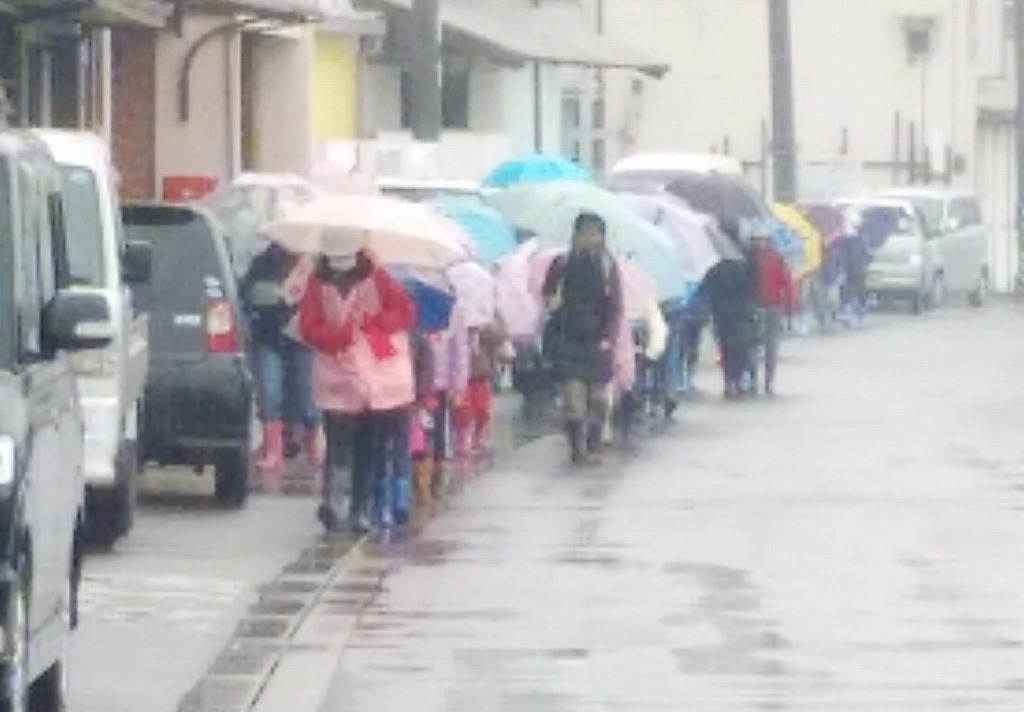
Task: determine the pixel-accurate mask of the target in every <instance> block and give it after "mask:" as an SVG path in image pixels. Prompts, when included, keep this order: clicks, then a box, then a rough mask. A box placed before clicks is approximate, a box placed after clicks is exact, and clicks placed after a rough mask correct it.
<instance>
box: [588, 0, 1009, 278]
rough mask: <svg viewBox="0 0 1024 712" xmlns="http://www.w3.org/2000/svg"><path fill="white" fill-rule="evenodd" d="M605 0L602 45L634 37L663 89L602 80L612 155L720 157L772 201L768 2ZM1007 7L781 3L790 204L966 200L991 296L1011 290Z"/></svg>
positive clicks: (992, 0) (929, 2) (961, 0)
mask: <svg viewBox="0 0 1024 712" xmlns="http://www.w3.org/2000/svg"><path fill="white" fill-rule="evenodd" d="M595 1H596V0H595ZM602 4H603V10H604V13H605V19H604V24H605V26H606V28H607V31H608V32H609V33H610V34H611V35H612V36H613V37H615V38H617V39H619V40H622V41H631V40H632V41H639V40H640V39H641V38H642V39H643V42H644V44H643V46H644V48H645V49H646V50H647V51H649V52H652V53H657V54H658V55H659V56H662V57H664V58H665V59H666V60H667V61H669V62H670V63H671V64H672V67H673V71H672V72H671V73H670V74H669V75H668V76H667V77H666V78H665V80H663V81H660V82H649V81H644V80H637V79H635V78H634V79H631V80H629V81H621V80H616V79H612V80H610V81H609V84H608V131H609V135H610V136H612V137H614V138H613V140H612V141H610V143H609V151H611V152H612V153H613V154H614V156H615V157H621V156H623V155H627V154H630V153H634V152H638V151H688V152H689V151H692V152H700V153H706V152H708V151H712V152H721V153H728V154H731V155H734V156H736V157H737V158H739V159H740V160H741V161H743V163H744V164H745V165H746V166H747V170H748V175H749V177H750V178H751V180H752V181H753V182H754V183H755V184H756V185H758V186H759V187H761V188H762V189H763V190H764V191H765V192H766V193H767V194H770V193H771V180H770V176H771V170H770V166H769V165H768V156H769V154H770V141H771V128H770V123H769V122H770V117H771V102H770V88H769V87H770V77H769V48H768V17H767V6H768V4H767V2H764V1H761V0H758V1H755V2H752V1H751V0H686V2H679V1H678V0H603V3H602ZM1012 6H1013V4H1012V3H1007V2H1006V1H1005V0H827V1H823V0H790V13H791V25H792V37H793V43H792V50H793V75H794V86H795V109H796V131H797V144H798V146H797V148H798V152H799V163H800V167H801V176H800V179H801V191H802V192H803V194H804V195H805V196H807V197H823V196H827V195H828V194H829V193H830V192H840V191H846V190H849V189H850V188H851V187H852V186H853V187H857V188H859V189H862V190H864V189H871V188H879V187H883V186H888V185H894V184H895V185H902V184H907V183H926V182H937V183H948V184H950V185H955V186H960V187H964V188H969V189H977V190H978V192H979V193H980V195H981V197H982V199H983V200H984V202H985V205H986V208H987V210H986V218H987V221H988V223H989V224H990V225H991V227H992V244H991V250H990V261H991V264H992V268H993V278H994V282H995V285H996V286H997V287H998V288H1001V289H1007V288H1009V286H1010V285H1011V284H1012V282H1013V279H1014V276H1015V273H1016V262H1017V256H1016V244H1015V240H1014V239H1013V225H1014V210H1013V207H1012V205H1013V203H1012V201H1010V202H1008V200H1007V197H1008V196H1010V195H1012V192H1013V189H1014V187H1013V185H1012V183H1008V180H1012V179H1011V177H1010V176H1011V175H1012V172H1013V171H1012V170H1011V171H1008V168H1009V166H1008V164H1007V161H1009V160H1012V159H1011V156H1012V153H1013V144H1012V137H1011V134H1010V133H1009V130H1008V126H1007V124H1006V113H1005V110H1006V108H1007V107H1006V103H1007V93H1006V91H1005V86H1006V82H1005V79H1006V77H1007V73H1008V71H1010V67H1011V65H1012V47H1010V48H1009V50H1008V41H1009V40H1008V37H1009V35H1008V29H1009V28H1010V27H1011V26H1012V23H1010V22H1009V19H1010V18H1009V15H1008V12H1009V11H1010V10H1011V9H1012ZM1013 100H1014V99H1013V97H1012V94H1010V101H1011V102H1012V101H1013ZM1011 106H1012V104H1011ZM1008 141H1010V143H1008Z"/></svg>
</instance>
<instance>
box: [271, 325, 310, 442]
mask: <svg viewBox="0 0 1024 712" xmlns="http://www.w3.org/2000/svg"><path fill="white" fill-rule="evenodd" d="M282 341H283V343H282V345H281V346H280V347H279V348H274V347H272V346H266V345H262V344H260V345H257V347H256V353H255V360H256V374H257V378H258V380H259V384H258V385H259V391H258V394H259V407H260V419H261V420H262V421H263V422H269V421H273V420H287V421H288V422H289V423H293V424H296V425H302V426H304V427H306V428H315V427H316V426H318V425H319V424H320V413H319V412H318V411H317V408H316V404H315V403H314V401H313V384H312V379H313V352H312V351H310V350H309V349H308V348H307V347H305V346H303V345H302V344H299V343H296V342H294V341H291V340H289V339H283V340H282Z"/></svg>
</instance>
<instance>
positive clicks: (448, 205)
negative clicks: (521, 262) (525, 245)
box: [433, 198, 519, 264]
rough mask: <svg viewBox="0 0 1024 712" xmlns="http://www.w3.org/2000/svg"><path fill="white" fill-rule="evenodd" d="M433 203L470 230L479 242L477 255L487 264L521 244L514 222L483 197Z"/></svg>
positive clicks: (452, 199)
mask: <svg viewBox="0 0 1024 712" xmlns="http://www.w3.org/2000/svg"><path fill="white" fill-rule="evenodd" d="M433 206H434V207H435V208H437V209H438V210H439V211H441V212H442V213H444V214H445V215H447V216H448V217H449V218H450V219H452V220H454V221H455V222H457V223H459V225H461V226H462V228H463V229H464V230H465V231H466V232H467V233H469V236H470V237H472V238H473V242H475V243H476V246H477V256H478V257H479V259H480V261H481V262H483V263H485V264H493V263H495V262H497V261H498V260H500V259H501V258H502V257H505V256H506V255H510V254H512V253H513V252H514V251H515V249H516V247H517V246H518V245H519V243H518V241H517V240H516V232H515V230H514V229H513V227H512V225H510V224H509V222H508V221H507V220H505V218H504V217H503V216H502V214H501V213H499V212H498V211H497V210H495V209H494V208H492V207H491V206H489V205H487V203H484V202H483V201H481V200H480V199H479V198H441V199H439V200H436V201H434V203H433Z"/></svg>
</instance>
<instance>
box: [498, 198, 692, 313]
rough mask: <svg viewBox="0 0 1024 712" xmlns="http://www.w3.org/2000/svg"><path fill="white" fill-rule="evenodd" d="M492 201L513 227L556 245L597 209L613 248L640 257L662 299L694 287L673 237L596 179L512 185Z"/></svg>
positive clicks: (569, 238) (566, 243) (563, 242)
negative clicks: (592, 181) (579, 220)
mask: <svg viewBox="0 0 1024 712" xmlns="http://www.w3.org/2000/svg"><path fill="white" fill-rule="evenodd" d="M488 201H489V202H490V203H491V205H493V206H494V207H495V208H497V209H498V211H499V212H501V213H502V214H503V215H504V216H505V218H506V219H507V220H508V221H509V222H511V223H512V224H513V225H515V226H517V227H519V228H522V229H525V230H528V231H530V232H532V233H534V234H536V235H537V237H538V238H539V239H540V242H541V243H542V244H545V245H548V246H552V247H568V246H569V245H570V243H571V242H572V231H573V223H574V222H575V221H576V218H577V217H578V216H579V215H580V213H595V214H596V215H599V216H600V217H601V218H602V219H603V220H604V221H605V224H606V225H607V228H608V246H609V248H610V249H611V250H612V251H613V252H614V253H616V254H618V255H620V256H622V257H625V258H627V259H630V260H632V261H634V262H635V263H636V264H637V265H638V266H639V267H640V269H642V270H643V271H644V272H646V273H647V275H648V276H649V277H650V278H651V279H652V280H654V283H655V284H656V285H657V289H658V297H659V299H661V300H662V301H665V300H670V299H677V298H680V297H683V296H685V295H686V294H687V293H688V291H689V289H688V285H687V280H686V274H685V272H684V269H683V267H684V265H683V264H682V261H681V260H680V258H679V256H678V255H677V254H676V252H675V248H674V246H673V244H672V240H671V238H670V237H669V236H668V235H666V234H665V233H663V232H662V231H661V230H660V229H658V228H657V227H655V226H654V225H652V224H651V223H650V222H648V221H647V220H644V219H643V218H642V217H640V216H639V215H637V214H636V213H635V212H634V211H633V210H632V209H630V207H629V206H628V205H627V204H626V203H625V202H623V201H622V200H621V199H620V198H619V197H618V196H617V195H615V194H614V193H610V192H608V191H607V190H604V189H602V188H599V187H597V186H596V185H593V184H590V183H580V182H575V181H558V182H552V183H541V184H535V185H521V186H516V187H513V188H509V189H508V190H504V191H501V192H500V193H495V194H493V195H491V196H490V197H488Z"/></svg>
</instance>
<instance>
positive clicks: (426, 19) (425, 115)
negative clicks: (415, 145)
mask: <svg viewBox="0 0 1024 712" xmlns="http://www.w3.org/2000/svg"><path fill="white" fill-rule="evenodd" d="M439 3H440V0H413V3H412V14H411V20H412V33H411V34H412V47H411V48H410V50H411V51H410V53H409V58H410V60H411V61H412V65H411V66H410V68H409V75H410V76H409V78H410V80H411V86H410V90H411V91H410V107H409V110H410V120H411V124H412V135H413V138H415V139H416V140H417V141H430V142H434V141H438V140H439V139H440V138H441V24H440V9H439Z"/></svg>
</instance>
